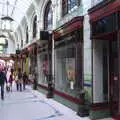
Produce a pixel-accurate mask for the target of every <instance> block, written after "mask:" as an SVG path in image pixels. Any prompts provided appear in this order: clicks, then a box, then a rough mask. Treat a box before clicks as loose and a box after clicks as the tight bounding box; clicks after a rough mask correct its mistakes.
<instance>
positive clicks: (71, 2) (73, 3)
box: [62, 0, 81, 16]
mask: <svg viewBox="0 0 120 120" xmlns="http://www.w3.org/2000/svg"><path fill="white" fill-rule="evenodd" d="M80 2H81V0H62V16H64V15H66V14H68V13H70V12H72V11H74V10H75V9H76V8H77V7H78V6H79V5H80Z"/></svg>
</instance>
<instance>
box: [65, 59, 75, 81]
mask: <svg viewBox="0 0 120 120" xmlns="http://www.w3.org/2000/svg"><path fill="white" fill-rule="evenodd" d="M66 74H67V80H69V81H75V58H67V59H66Z"/></svg>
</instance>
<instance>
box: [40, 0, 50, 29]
mask: <svg viewBox="0 0 120 120" xmlns="http://www.w3.org/2000/svg"><path fill="white" fill-rule="evenodd" d="M49 1H50V0H44V1H42V0H41V1H40V3H39V23H40V24H41V25H40V29H44V13H45V8H46V5H47V3H48V2H49Z"/></svg>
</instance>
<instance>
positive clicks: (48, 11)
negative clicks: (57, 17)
mask: <svg viewBox="0 0 120 120" xmlns="http://www.w3.org/2000/svg"><path fill="white" fill-rule="evenodd" d="M43 19H44V29H45V30H51V29H52V23H53V12H52V2H51V0H49V1H48V3H47V4H46V6H45V10H44V18H43Z"/></svg>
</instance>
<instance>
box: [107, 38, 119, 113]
mask: <svg viewBox="0 0 120 120" xmlns="http://www.w3.org/2000/svg"><path fill="white" fill-rule="evenodd" d="M109 76H110V106H111V113H112V115H115V114H118V112H119V57H118V44H117V40H112V41H109Z"/></svg>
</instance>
